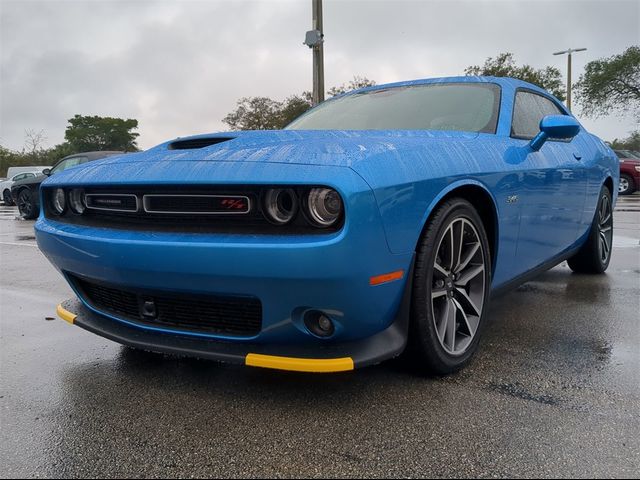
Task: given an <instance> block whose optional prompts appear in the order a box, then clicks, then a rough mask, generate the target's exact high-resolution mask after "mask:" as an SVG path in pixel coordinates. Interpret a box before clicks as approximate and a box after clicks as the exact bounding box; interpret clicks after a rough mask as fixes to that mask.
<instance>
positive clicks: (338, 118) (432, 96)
mask: <svg viewBox="0 0 640 480" xmlns="http://www.w3.org/2000/svg"><path fill="white" fill-rule="evenodd" d="M499 109H500V87H499V86H498V85H495V84H491V83H444V84H443V83H439V84H426V85H412V86H406V87H390V88H386V89H381V90H372V91H368V92H362V93H355V94H352V95H345V96H343V97H339V98H336V99H335V100H329V101H327V102H324V103H321V104H320V105H318V106H317V107H316V108H314V109H312V110H310V111H309V112H307V113H306V114H304V115H302V116H301V117H300V118H298V119H296V120H294V121H293V122H292V123H290V124H289V125H288V126H287V127H286V130H457V131H462V132H485V133H495V131H496V125H497V122H498V112H499Z"/></svg>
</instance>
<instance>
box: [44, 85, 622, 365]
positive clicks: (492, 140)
mask: <svg viewBox="0 0 640 480" xmlns="http://www.w3.org/2000/svg"><path fill="white" fill-rule="evenodd" d="M618 169H619V167H618V160H617V158H616V156H615V154H614V153H613V151H612V150H611V149H610V148H609V147H608V146H607V145H605V144H604V143H603V142H602V141H601V140H600V139H598V138H597V137H595V136H594V135H592V134H590V133H589V132H587V131H586V130H585V129H584V127H582V126H581V125H580V123H579V122H578V121H577V120H576V119H575V118H574V117H573V116H572V115H571V113H570V112H569V111H568V110H567V109H566V108H565V107H564V106H563V105H562V104H561V103H560V102H559V101H558V100H557V99H555V98H554V97H553V96H551V95H549V93H547V92H546V91H545V90H542V89H540V88H538V87H536V86H534V85H531V84H529V83H526V82H522V81H519V80H514V79H509V78H492V77H454V78H441V79H431V80H418V81H411V82H401V83H394V84H388V85H380V86H375V87H369V88H365V89H361V90H356V91H353V92H350V93H347V94H344V95H341V96H339V97H334V98H333V99H331V100H329V101H326V102H324V103H322V104H320V105H318V106H317V107H315V108H313V109H312V110H310V111H309V112H307V113H305V114H304V115H302V116H301V117H299V118H298V119H297V120H295V121H294V122H293V123H291V124H290V125H289V126H288V127H286V128H285V129H284V130H281V131H248V132H231V133H216V134H210V135H200V136H193V137H187V138H178V139H176V140H172V141H169V142H167V143H163V144H161V145H158V146H157V147H154V148H152V149H150V150H147V151H145V152H141V153H137V154H129V155H126V156H120V157H110V158H107V159H104V160H99V161H96V162H92V163H90V164H86V165H84V166H80V167H76V168H72V169H69V170H66V171H64V172H62V173H60V174H59V175H56V176H54V177H51V178H49V179H48V180H46V181H45V182H44V183H43V185H42V189H41V196H42V202H41V204H42V205H43V208H42V213H41V215H40V218H39V219H38V221H37V223H36V234H37V241H38V245H39V246H40V249H41V250H42V251H43V252H44V254H45V255H46V256H47V258H48V259H49V260H50V261H51V262H52V263H53V265H54V266H55V267H56V268H57V269H58V270H59V271H60V272H61V274H62V275H63V276H64V277H65V279H66V280H67V281H68V282H69V284H70V285H71V287H72V288H73V290H74V291H75V293H76V295H77V299H72V300H67V301H66V302H64V303H62V304H60V305H59V306H58V314H59V315H60V317H62V318H63V319H65V320H67V321H68V322H70V323H72V324H75V325H78V326H80V327H82V328H84V329H86V330H89V331H90V332H93V333H96V334H98V335H102V336H104V337H106V338H109V339H111V340H114V341H116V342H120V343H122V344H125V345H128V346H131V347H134V348H139V349H144V350H149V351H155V352H163V353H169V354H177V355H186V356H196V357H202V358H209V359H214V360H218V361H223V362H231V363H241V364H246V365H251V366H258V367H267V368H276V369H284V370H297V371H312V372H335V371H344V370H351V369H354V368H358V367H363V366H366V365H371V364H375V363H378V362H381V361H382V360H385V359H388V358H391V357H395V356H397V355H399V354H400V353H402V352H403V351H405V350H406V351H407V354H408V355H411V358H412V359H413V361H414V362H416V364H417V365H419V366H420V367H421V368H422V369H423V370H425V371H428V372H432V373H436V374H447V373H450V372H453V371H456V370H457V369H459V368H461V367H463V366H464V365H465V364H466V363H467V362H468V361H469V360H470V358H471V357H472V355H473V354H474V352H475V351H476V350H477V347H478V342H479V339H480V337H481V333H482V330H483V328H484V326H485V324H486V321H487V318H486V317H487V311H488V305H489V299H490V296H491V295H492V294H495V293H496V292H498V291H503V290H506V289H508V288H509V287H513V286H516V285H518V284H520V283H522V282H523V281H525V280H527V279H528V278H531V276H532V275H535V274H538V273H540V272H542V271H544V270H546V269H549V268H551V267H553V266H554V265H556V264H558V263H560V262H562V261H564V260H568V263H569V266H570V267H571V269H573V270H574V271H576V272H584V273H602V272H604V271H605V270H606V268H607V266H608V264H609V260H610V258H611V246H612V233H613V232H612V227H613V215H612V210H613V206H614V204H615V201H616V198H617V191H618V189H617V188H616V186H617V185H618V180H619V179H618V176H619V173H618Z"/></svg>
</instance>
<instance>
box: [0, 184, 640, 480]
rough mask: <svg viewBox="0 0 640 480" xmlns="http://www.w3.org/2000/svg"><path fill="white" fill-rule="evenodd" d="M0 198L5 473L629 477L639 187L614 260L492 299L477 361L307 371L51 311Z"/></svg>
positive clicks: (633, 454) (637, 362) (28, 247)
mask: <svg viewBox="0 0 640 480" xmlns="http://www.w3.org/2000/svg"><path fill="white" fill-rule="evenodd" d="M15 216H16V210H15V209H14V208H9V207H5V206H0V272H1V276H0V285H1V292H2V293H1V295H0V380H1V381H0V465H1V467H0V476H2V477H134V478H135V477H237V476H242V477H299V476H302V477H362V476H365V477H418V476H419V477H425V476H427V477H524V476H526V477H532V476H533V477H594V476H595V477H637V476H638V474H639V473H640V349H639V346H640V195H638V194H636V195H634V196H633V197H632V198H624V199H621V201H620V202H619V203H618V206H617V208H616V212H615V216H614V218H615V237H614V253H613V258H612V262H611V265H610V267H609V270H608V272H607V274H606V275H601V276H588V275H577V274H572V273H571V271H570V270H569V268H568V267H567V266H566V264H562V265H559V266H558V267H556V268H554V269H552V270H550V271H549V272H547V273H546V274H544V275H542V276H540V277H539V278H538V279H536V280H535V281H532V282H529V283H526V284H524V285H522V286H521V287H519V288H518V289H517V290H514V291H512V292H510V293H508V294H506V295H504V296H501V297H499V298H496V299H494V300H493V301H492V306H491V310H490V321H489V324H488V326H487V329H486V330H485V335H484V338H483V341H482V344H481V349H480V351H479V353H478V355H477V356H476V358H475V361H473V363H472V364H471V365H470V366H469V367H468V368H466V369H465V370H464V371H462V372H460V373H458V374H456V375H453V376H450V377H446V378H429V377H423V376H420V375H417V374H416V373H414V372H412V371H411V370H410V369H409V368H407V366H406V365H405V364H404V363H403V362H402V361H400V360H393V361H388V362H385V363H383V364H381V365H378V366H375V367H370V368H366V369H363V370H359V371H355V372H352V373H348V374H330V375H310V374H295V373H287V372H277V371H270V370H262V369H254V368H249V367H236V366H225V365H220V364H217V363H213V362H208V361H201V360H191V359H180V358H171V357H165V356H161V355H156V354H149V353H141V352H136V351H133V350H130V349H127V348H125V347H122V346H119V345H117V344H115V343H112V342H110V341H108V340H105V339H102V338H100V337H97V336H94V335H92V334H90V333H88V332H86V331H84V330H82V329H80V328H77V327H73V326H71V325H68V324H67V323H65V322H63V321H60V320H59V319H52V317H54V316H55V306H56V304H57V303H59V301H61V300H64V299H66V298H68V297H70V296H71V295H72V293H71V291H70V289H69V287H67V286H66V284H65V283H63V281H62V278H61V277H60V276H59V275H58V273H57V272H56V271H55V270H54V269H53V268H52V267H51V265H50V264H49V263H48V262H47V260H46V259H45V258H44V257H43V255H42V254H41V253H40V252H39V250H38V249H37V247H36V244H35V240H34V236H33V222H30V221H22V220H16V219H15Z"/></svg>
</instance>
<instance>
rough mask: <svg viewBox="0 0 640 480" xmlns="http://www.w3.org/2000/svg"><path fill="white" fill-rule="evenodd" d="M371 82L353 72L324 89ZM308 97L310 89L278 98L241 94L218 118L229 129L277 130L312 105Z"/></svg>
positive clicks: (346, 88) (336, 91)
mask: <svg viewBox="0 0 640 480" xmlns="http://www.w3.org/2000/svg"><path fill="white" fill-rule="evenodd" d="M375 84H376V82H374V81H373V80H369V79H367V78H366V77H357V76H356V77H353V80H351V81H350V82H349V83H348V84H346V85H340V86H338V87H332V88H330V89H329V91H328V92H327V93H328V94H329V95H330V96H335V95H339V94H341V93H344V92H347V91H349V90H354V89H357V88H362V87H368V86H370V85H375ZM311 98H312V96H311V92H303V93H302V94H300V95H291V96H290V97H287V98H286V99H285V100H284V101H282V102H278V101H276V100H272V99H271V98H269V97H242V98H241V99H240V100H238V102H237V104H236V109H235V110H234V111H233V112H231V113H229V114H227V116H226V117H224V118H223V119H222V121H223V122H224V123H226V124H227V125H229V128H230V129H231V130H279V129H281V128H284V127H286V126H287V125H288V124H290V123H291V122H292V121H294V120H295V119H296V118H298V117H299V116H300V115H302V114H303V113H304V112H306V111H307V110H309V109H310V108H311V107H312V101H311Z"/></svg>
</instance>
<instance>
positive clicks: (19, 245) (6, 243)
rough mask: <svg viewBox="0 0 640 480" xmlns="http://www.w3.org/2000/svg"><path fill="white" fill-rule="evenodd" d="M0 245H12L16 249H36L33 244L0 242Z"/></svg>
mask: <svg viewBox="0 0 640 480" xmlns="http://www.w3.org/2000/svg"><path fill="white" fill-rule="evenodd" d="M0 245H13V246H16V247H36V248H37V247H38V245H36V244H35V243H15V242H0Z"/></svg>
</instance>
